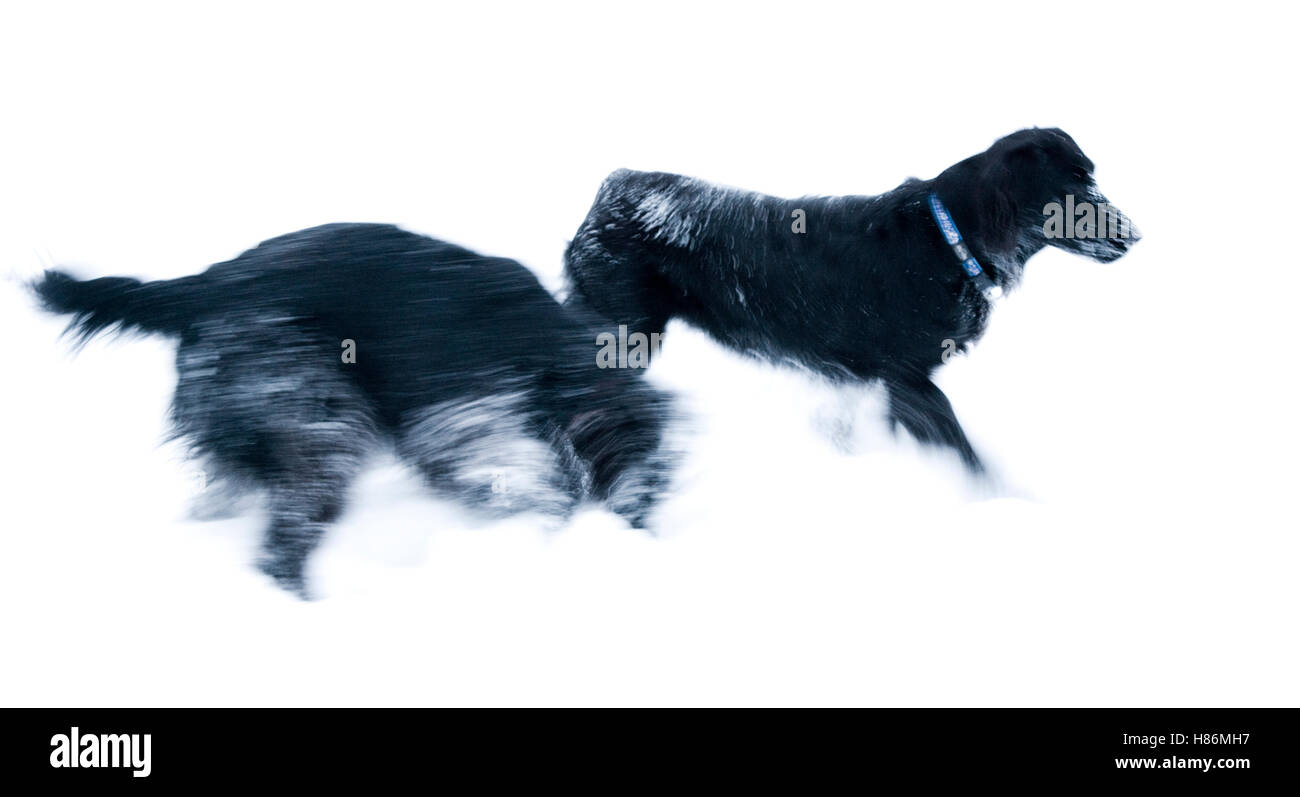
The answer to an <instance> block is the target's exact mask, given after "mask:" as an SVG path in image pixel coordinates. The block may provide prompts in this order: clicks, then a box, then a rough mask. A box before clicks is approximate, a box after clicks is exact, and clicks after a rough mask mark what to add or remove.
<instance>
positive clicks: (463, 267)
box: [33, 224, 670, 593]
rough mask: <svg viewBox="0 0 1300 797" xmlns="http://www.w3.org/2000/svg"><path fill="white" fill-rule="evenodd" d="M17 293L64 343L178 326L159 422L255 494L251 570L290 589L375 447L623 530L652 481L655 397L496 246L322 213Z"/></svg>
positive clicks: (662, 420)
mask: <svg viewBox="0 0 1300 797" xmlns="http://www.w3.org/2000/svg"><path fill="white" fill-rule="evenodd" d="M33 287H34V289H35V291H36V293H37V295H38V296H39V297H40V299H41V300H42V301H43V303H44V305H45V307H46V308H47V309H49V310H51V311H53V312H56V313H64V314H72V315H73V321H72V324H71V327H70V329H71V330H73V331H74V332H75V333H76V334H77V335H79V336H80V337H81V338H82V339H84V338H86V337H89V336H90V335H93V334H95V333H97V332H99V331H102V330H105V329H108V328H110V327H115V326H116V327H120V328H123V329H135V330H139V331H143V332H150V333H162V334H167V335H173V336H176V337H178V338H179V340H180V345H179V348H178V351H177V358H176V361H177V369H178V372H179V382H178V385H177V388H176V396H175V400H174V403H173V420H174V424H175V429H176V434H177V435H178V436H181V437H184V438H185V439H186V440H187V441H188V442H189V443H190V444H191V445H192V447H193V449H194V451H195V453H196V454H198V455H200V456H202V457H203V458H204V459H206V460H207V467H208V468H209V469H212V470H214V471H215V472H216V474H217V475H219V476H220V477H222V478H223V479H224V480H225V481H226V482H228V483H230V484H235V485H241V486H249V487H254V488H258V489H260V490H262V491H265V493H266V495H267V502H268V506H269V510H270V515H271V520H270V528H269V529H268V530H267V533H266V538H265V546H264V558H263V560H262V562H261V567H262V569H263V570H264V571H265V572H267V573H268V574H270V575H271V576H273V577H274V578H275V579H276V580H277V581H278V582H279V583H280V584H281V585H283V586H285V587H286V588H288V589H291V590H294V591H297V592H299V593H304V592H305V579H304V572H303V570H304V565H305V561H306V558H307V556H308V554H309V553H310V552H311V550H312V549H313V548H314V547H315V545H316V544H317V542H318V540H319V538H320V535H321V533H322V532H323V531H324V530H325V528H326V527H327V525H328V524H329V523H330V522H331V521H333V520H334V519H335V518H336V517H337V516H338V515H339V513H340V512H341V511H342V510H343V507H344V503H345V496H346V490H347V487H348V484H349V482H350V481H351V480H352V479H353V477H354V476H355V475H356V474H357V472H358V470H359V469H360V468H361V466H362V464H363V461H364V459H365V457H366V456H367V454H368V453H369V452H370V451H372V450H373V449H374V448H375V447H376V446H379V445H383V444H386V443H387V444H390V445H391V446H392V447H393V448H394V449H395V450H396V451H397V453H398V454H399V455H400V456H401V457H402V458H403V459H405V460H406V461H407V462H409V463H410V464H412V465H413V466H415V467H416V468H417V469H419V471H420V472H421V473H422V474H423V475H424V476H425V477H426V479H427V480H428V482H429V483H430V485H431V486H433V487H434V488H436V489H438V490H440V491H442V492H444V493H447V494H450V495H452V496H455V497H457V498H460V499H462V500H464V501H467V502H469V503H470V504H472V505H474V506H476V507H479V508H481V509H485V510H487V511H489V512H492V513H511V512H518V511H541V512H545V513H549V514H552V515H558V516H561V517H564V516H567V515H568V514H569V513H571V512H572V511H573V509H574V508H575V506H576V505H577V504H578V503H579V502H580V501H582V500H585V499H591V500H595V501H603V502H606V504H607V505H608V506H609V507H610V508H611V509H613V510H614V511H615V512H617V513H619V514H620V515H622V516H623V517H625V518H626V519H627V520H628V521H629V522H630V523H632V524H633V525H635V526H642V525H644V524H645V522H646V516H647V514H648V513H649V511H650V510H651V507H652V505H653V503H654V501H655V499H656V497H657V496H658V495H659V494H660V492H661V491H662V489H664V487H665V482H666V480H667V474H668V468H669V461H668V460H669V458H668V455H667V454H666V452H665V450H664V447H663V443H662V438H663V431H664V426H665V424H666V423H667V421H668V414H667V413H669V412H670V408H669V402H668V400H667V398H666V396H664V395H663V394H662V393H660V392H659V391H657V390H655V389H653V388H651V387H650V386H649V385H647V384H646V383H645V382H644V381H642V380H640V379H638V378H637V376H636V375H635V374H634V373H632V372H629V371H623V370H602V369H598V368H597V367H596V358H595V355H596V350H597V349H596V345H595V340H596V335H597V329H596V324H594V323H592V322H591V320H590V319H588V318H586V317H584V315H583V313H582V311H580V310H575V309H572V308H569V309H565V308H563V307H562V306H561V305H560V304H558V303H557V302H556V301H555V300H554V299H553V298H552V297H551V295H550V294H549V293H547V292H546V290H545V289H543V288H542V286H541V285H540V284H539V283H538V282H537V279H536V278H535V277H534V276H533V275H532V273H531V272H529V271H528V270H527V269H525V268H524V267H523V266H521V265H519V264H518V263H516V262H514V261H512V260H507V259H503V258H492V257H483V256H481V255H478V254H475V253H473V252H470V251H468V250H465V249H462V248H460V247H457V246H454V245H452V244H448V243H444V242H442V241H437V240H434V239H431V238H427V237H424V236H420V235H415V234H413V233H409V232H405V231H403V230H400V229H398V228H396V227H392V226H388V225H377V224H331V225H326V226H323V227H316V228H313V229H309V230H303V231H300V232H296V233H292V234H289V235H285V236H282V237H279V238H275V239H273V240H270V241H266V242H265V243H263V244H261V245H260V246H258V247H256V248H255V249H251V250H249V251H247V252H245V253H244V254H242V255H240V256H239V257H237V258H235V259H234V260H231V261H228V262H224V263H218V264H216V265H214V266H212V267H210V268H209V269H207V270H206V271H204V272H203V273H202V274H199V275H196V276H190V277H184V278H181V279H177V280H169V281H161V282H147V283H141V282H139V281H138V280H133V279H125V278H120V277H107V278H102V279H93V280H88V281H84V282H79V281H77V280H75V279H73V278H72V277H69V276H67V275H66V274H63V273H60V272H55V271H51V272H47V273H46V274H45V275H44V277H43V278H42V279H40V280H38V281H37V282H36V283H35V284H34V285H33ZM345 340H347V341H352V342H353V343H354V344H355V352H356V358H355V359H356V361H355V363H346V362H344V361H343V359H344V358H343V356H342V355H343V353H344V343H343V342H344V341H345Z"/></svg>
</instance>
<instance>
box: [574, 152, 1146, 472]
mask: <svg viewBox="0 0 1300 797" xmlns="http://www.w3.org/2000/svg"><path fill="white" fill-rule="evenodd" d="M1092 171H1093V164H1092V161H1090V160H1089V159H1088V158H1087V157H1086V156H1084V154H1083V152H1082V151H1080V149H1079V147H1078V146H1077V145H1076V144H1075V143H1074V140H1073V139H1071V138H1070V137H1069V136H1068V135H1066V134H1065V133H1064V132H1062V131H1060V130H1055V129H1032V130H1022V131H1020V132H1018V133H1013V134H1012V135H1009V136H1007V137H1005V138H1003V139H1001V140H999V141H998V142H997V143H995V144H994V145H993V146H992V147H990V148H989V149H988V150H987V151H986V152H983V153H981V154H979V155H976V156H974V157H971V158H967V159H966V160H964V161H962V162H960V163H958V164H956V165H954V166H952V167H950V168H948V169H947V170H945V171H944V172H943V173H942V174H940V175H939V176H938V177H936V178H934V179H933V180H916V179H912V180H908V181H907V182H905V183H904V184H903V185H901V186H899V187H898V188H896V189H894V190H893V191H890V192H888V193H886V194H881V195H880V196H848V197H830V198H827V197H806V198H803V199H780V198H777V197H771V196H765V195H763V194H756V193H751V192H746V191H739V190H734V189H730V188H722V187H718V186H714V185H710V184H708V183H705V182H702V181H700V180H695V179H692V178H689V177H682V176H680V175H675V174H665V173H660V172H633V171H628V170H621V171H617V172H614V173H613V174H611V175H610V176H609V177H608V178H607V179H606V180H605V182H604V184H603V185H602V186H601V188H600V191H599V193H597V195H596V200H595V203H594V204H593V205H592V208H591V210H590V212H589V213H588V214H587V218H586V220H585V221H584V222H583V224H582V226H581V227H580V228H579V229H578V233H577V235H576V236H575V237H574V239H573V241H572V242H570V244H569V247H568V251H567V252H566V273H567V276H568V280H569V283H570V295H569V299H568V300H567V301H568V302H569V303H570V304H575V305H585V306H588V307H590V308H592V309H594V310H595V311H597V312H599V313H600V314H602V315H604V316H605V317H606V318H608V319H609V320H610V321H611V322H614V323H619V324H626V325H628V328H629V330H630V331H637V332H642V333H656V332H658V333H662V332H663V329H664V326H665V325H666V324H667V323H668V320H669V319H670V318H674V317H677V318H682V319H684V320H686V321H688V322H690V323H692V324H695V325H696V326H699V327H701V328H703V329H704V330H705V331H707V332H708V333H709V334H711V335H712V336H713V337H714V338H716V339H717V340H719V341H720V342H722V343H724V344H726V345H728V346H731V347H733V348H735V349H738V350H740V351H742V352H745V353H748V354H753V355H756V356H760V357H764V358H768V359H771V360H775V361H783V362H790V363H795V364H798V365H799V366H802V367H806V368H809V369H812V370H814V371H816V372H819V373H821V374H823V375H825V376H827V377H830V378H832V379H835V380H881V381H883V382H884V384H885V385H886V386H887V389H888V391H889V396H890V415H891V419H892V421H893V423H894V424H895V425H897V424H902V425H903V427H904V428H906V429H907V430H908V431H909V432H910V433H911V434H912V435H913V436H915V437H916V438H917V439H918V440H920V441H922V442H925V443H931V444H938V445H943V446H949V447H951V448H953V449H955V450H956V451H957V452H958V453H959V454H960V455H961V457H962V459H963V460H964V461H965V463H966V465H967V466H968V467H969V468H970V469H971V470H972V471H975V472H979V471H982V469H983V466H982V465H981V463H980V460H979V457H978V456H977V455H976V454H975V452H974V450H973V449H972V448H971V445H970V442H969V441H968V440H967V439H966V434H965V432H963V431H962V428H961V426H960V425H959V424H958V423H957V419H956V417H955V416H954V415H953V411H952V405H951V404H949V402H948V399H947V397H946V396H944V394H943V393H942V392H941V391H940V390H939V389H938V388H937V387H936V386H935V385H934V383H933V382H931V381H930V375H931V373H932V372H933V371H934V369H935V368H936V367H938V365H939V364H940V363H941V362H944V361H945V360H946V359H947V357H946V355H947V354H951V353H955V352H956V351H960V350H964V349H965V348H966V347H967V346H968V345H969V344H970V343H972V342H973V341H975V340H977V339H978V338H979V336H980V335H981V334H982V333H983V331H984V328H985V325H986V323H987V321H988V315H989V310H990V308H991V297H992V296H993V295H994V294H995V293H996V292H997V291H996V290H991V289H998V290H1005V289H1008V288H1010V287H1011V286H1013V285H1015V284H1016V282H1017V281H1018V280H1019V279H1020V276H1021V272H1022V269H1023V268H1024V265H1025V261H1026V260H1028V259H1029V258H1030V257H1031V256H1032V255H1033V254H1034V253H1035V252H1037V251H1038V250H1040V249H1042V248H1043V247H1044V246H1046V245H1053V246H1058V247H1060V248H1063V249H1066V250H1069V251H1073V252H1078V253H1080V254H1084V255H1087V256H1089V257H1091V258H1093V259H1096V260H1099V261H1103V262H1105V261H1110V260H1114V259H1116V258H1118V257H1120V256H1121V255H1122V254H1124V252H1125V251H1126V250H1127V249H1128V247H1129V246H1130V245H1131V244H1133V243H1134V242H1136V240H1137V232H1136V230H1131V229H1130V225H1129V222H1128V219H1127V218H1126V217H1125V216H1123V214H1121V213H1119V212H1118V211H1117V210H1114V209H1113V208H1112V207H1111V206H1110V205H1109V203H1108V202H1107V201H1106V199H1105V197H1103V196H1102V195H1101V194H1100V193H1099V192H1098V191H1097V188H1096V186H1095V184H1094V183H1093V180H1092ZM932 198H933V199H932ZM1076 200H1077V206H1078V207H1079V208H1083V207H1084V206H1086V205H1088V204H1091V205H1092V206H1093V208H1094V209H1093V211H1092V213H1093V216H1092V224H1091V227H1090V228H1089V227H1087V225H1086V224H1080V226H1079V228H1078V229H1077V231H1076V230H1075V228H1074V227H1073V226H1068V227H1066V228H1065V229H1062V230H1053V229H1051V228H1050V227H1049V226H1048V223H1047V219H1048V216H1046V215H1045V214H1047V213H1048V206H1049V203H1061V205H1062V206H1064V207H1068V208H1069V209H1070V210H1071V211H1073V210H1074V208H1075V207H1076ZM1058 221H1059V220H1058ZM1084 221H1086V218H1085V219H1084ZM1065 223H1066V224H1067V225H1073V224H1074V219H1073V218H1071V219H1067V220H1065ZM1071 231H1074V232H1075V234H1074V235H1073V236H1071V237H1064V236H1065V235H1068V234H1069V232H1071ZM1098 231H1100V232H1101V233H1102V234H1101V235H1097V232H1098ZM1053 232H1055V233H1057V237H1053V236H1052V235H1051V233H1053ZM1089 232H1092V233H1093V235H1092V236H1089V235H1088V233H1089Z"/></svg>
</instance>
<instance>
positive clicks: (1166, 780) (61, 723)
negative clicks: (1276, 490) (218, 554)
mask: <svg viewBox="0 0 1300 797" xmlns="http://www.w3.org/2000/svg"><path fill="white" fill-rule="evenodd" d="M0 716H2V717H3V720H2V721H0V765H2V766H3V772H4V774H5V777H8V778H16V777H21V778H24V779H26V778H33V777H34V778H37V779H38V780H39V781H41V782H43V783H47V784H50V785H56V786H57V785H59V784H67V785H73V784H76V785H86V786H93V785H94V784H96V783H102V782H104V781H117V782H118V784H119V785H123V786H130V787H132V788H151V787H153V786H156V785H157V784H173V785H180V784H199V783H201V784H203V785H215V784H230V785H238V784H243V783H254V782H256V783H267V782H283V783H292V784H297V785H308V784H320V785H330V784H335V785H337V783H338V782H340V781H339V779H340V778H347V779H351V780H356V779H362V780H370V781H373V782H374V783H376V784H384V783H390V784H396V783H399V782H406V781H410V779H411V778H416V779H417V780H416V782H418V783H425V784H428V785H429V786H430V787H431V788H432V787H433V785H434V784H443V785H448V784H450V782H451V781H450V780H449V777H450V776H452V775H455V776H457V777H460V778H470V779H471V780H470V781H468V782H471V783H473V784H475V785H478V786H487V785H493V784H497V783H499V782H500V781H502V780H503V779H505V778H508V777H514V776H524V777H526V778H533V779H534V781H535V782H534V785H535V786H537V787H539V788H540V787H542V786H545V785H547V784H551V785H554V784H557V783H561V782H564V783H574V784H576V783H579V782H584V781H590V782H592V783H596V782H599V783H601V784H604V785H605V786H607V787H610V788H616V787H625V786H632V785H638V786H644V785H646V784H649V783H660V784H663V785H665V786H669V785H672V784H673V783H677V784H678V785H682V784H684V783H688V782H698V781H699V780H700V779H702V778H705V777H708V778H711V779H716V778H724V779H748V778H752V777H757V778H758V779H760V780H767V781H771V782H775V781H776V779H781V780H783V781H786V782H791V783H803V784H804V785H812V784H816V783H823V782H824V783H827V784H829V783H830V782H831V781H833V780H838V781H841V782H843V781H844V779H845V778H849V781H848V785H850V786H852V787H859V786H870V785H871V784H873V783H882V784H883V783H886V782H892V781H893V780H894V779H895V778H897V777H900V776H901V777H906V778H909V779H912V781H913V782H915V779H918V778H919V779H921V780H924V781H932V780H951V781H953V782H955V783H962V782H964V783H999V784H1011V783H1024V784H1040V785H1042V784H1055V783H1104V784H1121V783H1132V782H1140V783H1143V784H1146V785H1156V784H1169V785H1178V784H1184V783H1188V782H1190V781H1194V780H1198V781H1203V782H1205V783H1207V784H1214V785H1217V786H1222V785H1228V784H1237V783H1241V782H1243V779H1248V780H1254V779H1257V778H1277V777H1283V778H1285V779H1286V780H1288V781H1289V780H1292V779H1293V778H1294V767H1295V760H1296V751H1297V749H1300V748H1298V747H1297V742H1298V741H1300V734H1297V731H1296V726H1297V719H1298V718H1300V717H1298V716H1297V711H1296V710H1293V709H866V710H856V709H843V710H794V709H786V710H761V709H745V710H703V709H690V710H673V709H650V710H639V711H634V710H614V711H611V710H577V709H560V710H532V711H521V710H508V709H490V710H467V709H458V710H441V709H9V710H5V711H3V712H2V713H0ZM73 728H76V729H77V736H78V739H79V743H80V746H81V747H82V748H83V755H84V754H86V753H85V751H84V749H85V748H86V747H95V749H96V750H97V751H98V752H99V753H102V752H104V750H105V748H104V744H103V739H102V737H103V736H105V735H109V734H112V735H114V738H113V739H111V740H109V743H110V744H109V746H110V748H111V747H112V746H113V745H117V744H120V743H123V742H122V741H121V740H120V739H118V738H117V737H116V735H118V734H126V735H135V738H136V739H137V743H136V744H137V747H136V752H137V753H140V752H142V748H143V738H144V737H143V735H144V734H148V735H149V756H148V759H149V763H148V766H149V774H148V775H147V776H145V777H140V776H136V775H134V774H133V772H134V770H133V767H132V765H130V764H128V765H122V766H118V767H116V768H114V767H98V768H90V767H81V766H78V767H76V768H73V767H70V766H62V767H59V768H56V767H54V766H52V765H51V760H52V759H51V756H52V755H57V753H58V748H59V747H60V746H63V745H64V742H63V741H59V737H60V736H62V737H64V739H66V741H67V742H68V743H70V742H71V731H72V729H73ZM1177 734H1182V737H1181V738H1180V737H1179V736H1177ZM88 735H93V736H94V739H93V740H91V741H88V740H87V737H88ZM52 742H54V743H52ZM65 750H66V748H65ZM97 754H98V753H97ZM138 758H139V757H138V756H137V759H138ZM137 759H132V760H133V761H134V760H137ZM85 760H86V761H88V762H90V763H95V761H94V758H93V757H92V758H87V759H85ZM59 761H60V763H67V760H66V757H64V758H60V759H59ZM1192 761H1195V762H1196V763H1195V765H1189V764H1188V762H1192ZM1120 762H1126V763H1124V764H1121V763H1120ZM1147 762H1151V764H1152V765H1153V768H1146V767H1147V766H1148V763H1147ZM1207 762H1208V764H1207ZM105 763H109V762H108V761H105ZM1134 766H1137V767H1142V768H1137V769H1135V768H1133V767H1134ZM1207 766H1208V767H1209V768H1208V770H1207V768H1206V767H1207ZM141 769H142V768H141Z"/></svg>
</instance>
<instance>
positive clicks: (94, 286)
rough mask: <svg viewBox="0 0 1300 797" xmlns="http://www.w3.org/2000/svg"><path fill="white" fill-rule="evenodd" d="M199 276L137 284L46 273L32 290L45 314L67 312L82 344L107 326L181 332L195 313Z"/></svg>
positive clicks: (118, 279)
mask: <svg viewBox="0 0 1300 797" xmlns="http://www.w3.org/2000/svg"><path fill="white" fill-rule="evenodd" d="M198 281H199V277H197V276H191V277H181V278H180V279H174V280H159V281H157V282H141V281H140V280H137V279H131V278H130V277H100V278H99V279H91V280H78V279H76V278H75V277H72V276H70V275H68V274H67V273H65V272H62V271H46V272H45V274H44V275H43V276H41V277H40V278H39V279H36V280H34V281H33V282H32V283H31V289H32V291H33V292H34V293H35V294H36V296H37V298H38V299H39V300H40V302H41V305H42V306H43V307H44V308H45V309H46V310H47V311H49V312H51V313H56V314H58V315H71V316H72V320H71V321H70V322H69V323H68V332H71V333H74V334H75V335H76V336H77V340H78V342H79V343H84V342H85V341H86V340H87V339H89V338H91V337H93V336H94V335H96V334H97V333H99V332H102V331H104V330H106V329H109V328H110V327H116V328H117V330H118V331H121V332H125V331H131V330H134V331H139V332H148V333H157V334H163V335H180V334H181V333H182V332H184V331H185V330H186V329H187V328H188V327H189V326H190V324H191V323H192V322H193V321H194V319H195V317H196V316H198V315H199V310H200V308H199V307H198V303H199V298H200V296H201V294H200V292H199V291H197V290H196V288H197V287H198Z"/></svg>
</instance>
